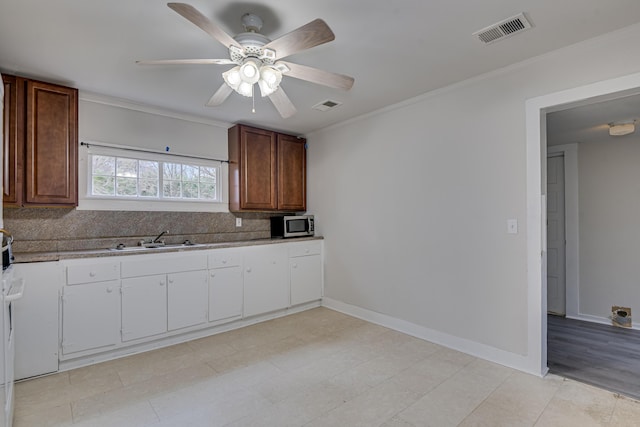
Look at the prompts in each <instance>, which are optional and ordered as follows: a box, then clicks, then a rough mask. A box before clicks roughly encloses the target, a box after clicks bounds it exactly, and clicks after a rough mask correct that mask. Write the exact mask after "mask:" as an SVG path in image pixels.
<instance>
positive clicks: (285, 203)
mask: <svg viewBox="0 0 640 427" xmlns="http://www.w3.org/2000/svg"><path fill="white" fill-rule="evenodd" d="M306 144H307V141H306V139H303V138H297V137H295V136H291V135H281V134H279V135H278V210H281V211H292V212H302V211H306V210H307V149H306Z"/></svg>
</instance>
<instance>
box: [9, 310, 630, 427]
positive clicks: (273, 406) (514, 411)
mask: <svg viewBox="0 0 640 427" xmlns="http://www.w3.org/2000/svg"><path fill="white" fill-rule="evenodd" d="M14 425H15V426H16V427H22V426H37V427H43V426H71V425H73V426H91V427H98V426H118V427H123V426H158V427H167V426H180V427H183V426H207V427H209V426H260V427H268V426H277V427H282V426H312V427H320V426H341V427H342V426H348V427H355V426H367V427H368V426H384V427H412V426H414V427H417V426H437V427H443V426H492V427H494V426H510V427H511V426H534V425H535V426H563V427H567V426H580V427H585V426H640V402H637V401H634V400H631V399H627V398H624V397H619V396H616V395H615V394H613V393H610V392H607V391H604V390H600V389H597V388H594V387H591V386H587V385H583V384H580V383H577V382H574V381H571V380H565V379H563V378H560V377H557V376H553V375H549V376H548V377H547V378H544V379H540V378H537V377H534V376H531V375H527V374H524V373H521V372H518V371H515V370H513V369H509V368H506V367H504V366H500V365H496V364H493V363H490V362H487V361H484V360H481V359H477V358H474V357H472V356H469V355H466V354H463V353H459V352H456V351H453V350H450V349H447V348H444V347H441V346H438V345H435V344H432V343H429V342H426V341H422V340H419V339H416V338H413V337H410V336H407V335H404V334H402V333H399V332H395V331H392V330H389V329H386V328H383V327H381V326H377V325H373V324H371V323H367V322H365V321H362V320H359V319H355V318H353V317H349V316H346V315H344V314H341V313H338V312H335V311H332V310H329V309H326V308H317V309H313V310H308V311H306V312H303V313H298V314H295V315H291V316H287V317H283V318H280V319H275V320H271V321H268V322H264V323H261V324H257V325H254V326H250V327H247V328H243V329H240V330H236V331H231V332H226V333H223V334H219V335H215V336H212V337H208V338H203V339H200V340H197V341H192V342H189V343H184V344H179V345H175V346H172V347H167V348H164V349H160V350H156V351H153V352H148V353H144V354H139V355H134V356H129V357H126V358H123V359H119V360H114V361H111V362H106V363H101V364H98V365H94V366H90V367H86V368H81V369H76V370H73V371H69V372H63V373H59V374H56V375H51V376H47V377H43V378H39V379H35V380H31V381H25V382H22V383H18V384H16V408H15V423H14Z"/></svg>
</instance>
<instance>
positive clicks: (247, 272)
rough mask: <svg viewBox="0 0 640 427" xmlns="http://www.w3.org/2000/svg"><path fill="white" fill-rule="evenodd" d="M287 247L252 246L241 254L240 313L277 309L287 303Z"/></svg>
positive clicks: (250, 313)
mask: <svg viewBox="0 0 640 427" xmlns="http://www.w3.org/2000/svg"><path fill="white" fill-rule="evenodd" d="M287 260H288V256H287V248H286V247H285V246H284V245H265V246H256V247H254V248H251V249H250V250H248V251H247V253H246V254H245V257H244V315H245V317H248V316H254V315H256V314H262V313H267V312H270V311H275V310H280V309H283V308H287V307H288V306H289V284H288V283H287V266H288V263H287Z"/></svg>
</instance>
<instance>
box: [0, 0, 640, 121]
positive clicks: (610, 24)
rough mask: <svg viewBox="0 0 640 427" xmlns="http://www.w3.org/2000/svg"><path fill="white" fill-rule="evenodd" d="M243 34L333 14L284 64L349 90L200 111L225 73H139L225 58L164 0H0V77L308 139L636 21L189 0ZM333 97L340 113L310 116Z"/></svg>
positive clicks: (599, 9)
mask: <svg viewBox="0 0 640 427" xmlns="http://www.w3.org/2000/svg"><path fill="white" fill-rule="evenodd" d="M185 1H186V2H188V3H190V4H192V5H193V6H194V7H196V8H197V9H198V10H200V11H201V12H202V13H203V14H204V15H205V16H207V17H209V18H210V19H212V20H213V21H214V22H216V23H219V25H220V26H221V27H222V28H223V29H224V30H226V31H227V32H228V33H230V34H232V35H235V34H236V33H238V32H241V31H242V28H241V26H240V16H241V15H242V14H243V13H245V12H253V13H257V14H259V15H261V17H262V19H263V20H264V27H263V31H262V32H263V33H264V34H265V35H267V36H268V37H270V38H271V39H275V38H277V37H278V36H280V35H282V34H285V33H288V32H290V31H292V30H294V29H295V28H298V27H300V26H301V25H303V24H306V23H307V22H309V21H311V20H313V19H315V18H322V19H324V20H325V21H326V22H327V23H328V24H329V26H330V27H331V28H332V30H333V31H334V33H335V35H336V40H335V41H333V42H330V43H327V44H324V45H321V46H317V47H315V48H313V49H310V50H308V51H305V52H302V53H299V54H296V55H293V56H291V57H289V58H287V60H288V61H290V62H296V63H300V64H304V65H308V66H313V67H317V68H322V69H326V70H329V71H333V72H337V73H341V74H347V75H351V76H353V77H354V78H355V85H354V87H353V89H352V90H351V91H349V92H342V91H340V90H337V89H330V88H326V87H323V86H318V85H314V84H312V83H307V82H303V81H300V80H296V79H293V78H286V77H285V80H284V81H283V83H282V87H283V88H284V89H285V90H286V92H287V94H288V95H289V97H290V98H291V100H292V101H293V103H294V104H295V105H296V107H297V108H298V113H297V114H296V115H295V116H293V117H292V118H289V119H282V118H280V116H279V115H278V113H277V112H276V110H275V109H274V108H273V106H272V105H271V103H270V102H269V101H268V100H267V99H256V113H255V114H252V113H251V99H250V98H244V97H242V96H240V95H238V94H235V93H234V94H232V95H231V96H230V97H229V99H227V101H226V102H225V103H224V104H223V105H221V106H219V107H215V108H210V107H204V104H205V103H206V102H207V100H208V99H209V97H210V96H211V95H212V94H213V92H214V91H215V90H216V89H217V88H218V87H219V86H220V85H221V83H222V77H221V72H223V71H225V70H226V69H228V68H230V66H215V65H197V66H196V65H191V66H186V65H185V66H182V65H181V66H175V65H174V66H139V65H136V64H135V61H136V60H139V59H185V58H227V57H228V52H227V50H226V49H225V48H224V47H223V46H222V45H221V44H220V43H218V42H217V41H215V40H213V39H212V38H211V37H210V36H208V35H207V34H206V33H204V32H203V31H202V30H200V29H199V28H197V27H196V26H195V25H193V24H192V23H190V22H188V21H187V20H185V19H184V18H182V17H181V16H179V15H178V14H176V13H175V12H173V11H172V10H171V9H169V8H168V7H167V6H166V1H160V0H126V1H125V0H120V1H118V0H116V1H98V0H91V1H90V0H55V1H51V0H0V12H1V13H0V70H1V71H3V72H9V73H14V74H19V75H25V76H27V77H32V78H39V79H43V80H47V81H53V82H58V83H62V84H67V85H70V86H74V87H77V88H79V89H81V90H84V91H90V92H94V93H98V94H103V95H109V96H114V97H117V98H123V99H126V100H130V101H133V102H137V103H143V104H148V105H152V106H158V107H163V108H166V109H170V110H174V111H178V112H182V113H188V114H192V115H196V116H201V117H206V118H211V119H215V120H219V121H223V122H229V123H235V122H243V123H251V124H254V125H257V126H262V127H268V128H272V129H276V130H285V131H289V132H295V133H300V134H305V133H308V132H310V131H313V130H316V129H319V128H323V127H326V126H328V125H331V124H334V123H337V122H340V121H343V120H346V119H349V118H352V117H356V116H359V115H362V114H365V113H368V112H371V111H374V110H377V109H380V108H382V107H384V106H387V105H390V104H394V103H397V102H400V101H403V100H406V99H409V98H412V97H415V96H417V95H420V94H423V93H425V92H428V91H431V90H434V89H437V88H440V87H443V86H446V85H449V84H451V83H454V82H457V81H461V80H464V79H467V78H469V77H472V76H474V75H478V74H482V73H485V72H487V71H490V70H494V69H497V68H500V67H503V66H506V65H508V64H512V63H515V62H518V61H521V60H524V59H526V58H529V57H532V56H536V55H540V54H543V53H545V52H549V51H552V50H555V49H558V48H560V47H563V46H567V45H570V44H573V43H576V42H579V41H581V40H585V39H588V38H591V37H595V36H598V35H600V34H604V33H606V32H610V31H613V30H616V29H619V28H622V27H625V26H628V25H631V24H634V23H637V22H640V2H639V1H638V0H607V1H602V0H562V1H558V0H483V1H472V0H428V1H427V0H396V1H387V0H349V1H344V0H339V1H338V0H326V1H315V2H310V1H301V0H279V1H273V0H272V1H269V0H256V1H253V2H234V1H228V0H221V1H213V0H185ZM520 12H525V13H526V14H527V16H528V17H529V18H530V20H531V21H532V23H533V25H534V28H533V29H531V30H528V31H525V32H523V33H521V34H519V35H517V36H514V37H511V38H507V39H505V40H503V41H500V42H498V43H494V44H492V45H484V44H482V43H481V42H479V41H477V40H476V39H474V38H473V37H472V36H471V34H472V33H473V32H475V31H477V30H480V29H482V28H484V27H486V26H488V25H491V24H494V23H496V22H498V21H501V20H503V19H506V18H509V17H511V16H513V15H516V14H518V13H520ZM326 99H331V100H335V101H339V102H343V103H344V104H343V105H341V106H339V107H337V108H336V109H334V110H330V111H328V112H319V111H315V110H312V109H311V107H312V106H313V105H314V104H316V103H318V102H321V101H324V100H326Z"/></svg>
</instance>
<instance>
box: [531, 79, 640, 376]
mask: <svg viewBox="0 0 640 427" xmlns="http://www.w3.org/2000/svg"><path fill="white" fill-rule="evenodd" d="M639 93H640V73H637V74H632V75H629V76H625V77H621V78H616V79H611V80H607V81H603V82H598V83H594V84H590V85H586V86H582V87H578V88H574V89H569V90H565V91H562V92H558V93H554V94H549V95H544V96H540V97H537V98H532V99H530V100H528V101H527V103H526V116H527V117H526V120H527V123H526V127H527V265H528V269H527V271H528V272H527V282H528V309H529V310H528V312H529V317H528V336H529V349H530V351H529V352H528V354H527V359H528V364H529V367H530V368H529V369H530V370H531V371H532V372H538V373H539V374H540V375H545V374H546V373H547V372H548V367H547V305H548V301H547V289H548V287H547V267H548V265H547V262H548V257H547V255H548V254H547V248H548V245H547V237H548V236H547V225H546V221H547V209H546V206H547V203H548V200H547V194H546V168H547V165H546V158H547V137H546V115H547V113H550V112H554V111H561V110H565V109H569V108H573V107H577V106H581V105H586V104H590V103H594V102H599V101H605V100H611V99H615V98H620V97H625V96H629V95H635V94H639ZM543 160H544V161H543ZM565 208H566V207H565ZM567 231H568V230H567ZM568 244H569V239H568V238H567V245H568ZM568 265H569V259H567V271H566V277H567V291H566V292H567V294H568V293H569V292H572V291H573V290H572V289H570V287H569V286H568V278H569V271H568ZM576 273H577V272H576ZM576 300H577V299H576ZM573 308H575V309H577V307H569V306H566V308H565V310H566V312H569V311H571V310H572V309H573Z"/></svg>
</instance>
